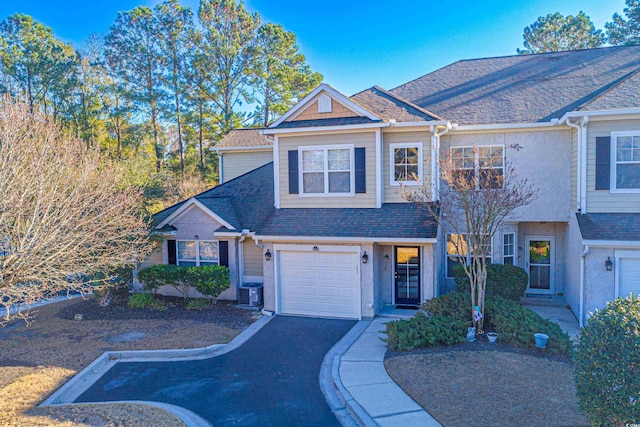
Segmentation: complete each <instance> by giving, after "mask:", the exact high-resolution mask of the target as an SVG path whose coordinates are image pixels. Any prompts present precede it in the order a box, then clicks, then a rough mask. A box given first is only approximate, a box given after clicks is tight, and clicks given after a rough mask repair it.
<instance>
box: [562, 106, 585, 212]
mask: <svg viewBox="0 0 640 427" xmlns="http://www.w3.org/2000/svg"><path fill="white" fill-rule="evenodd" d="M565 123H566V124H567V126H570V127H572V128H574V129H575V130H576V132H578V142H577V144H578V147H577V149H578V159H577V162H578V164H577V166H576V168H577V170H576V175H577V176H576V208H577V210H578V212H582V209H581V207H582V205H581V203H580V199H581V194H580V190H581V189H582V188H581V184H582V183H581V182H580V179H581V178H582V174H581V173H580V171H581V170H582V156H581V154H582V144H581V143H580V142H581V141H582V126H580V125H579V124H578V123H572V122H571V120H569V119H568V118H567V119H566V121H565Z"/></svg>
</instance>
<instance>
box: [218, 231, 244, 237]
mask: <svg viewBox="0 0 640 427" xmlns="http://www.w3.org/2000/svg"><path fill="white" fill-rule="evenodd" d="M213 235H214V236H216V237H240V236H242V233H235V232H232V231H214V232H213Z"/></svg>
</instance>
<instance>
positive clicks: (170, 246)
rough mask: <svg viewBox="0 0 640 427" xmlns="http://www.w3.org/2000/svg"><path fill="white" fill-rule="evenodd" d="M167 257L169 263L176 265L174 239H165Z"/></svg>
mask: <svg viewBox="0 0 640 427" xmlns="http://www.w3.org/2000/svg"><path fill="white" fill-rule="evenodd" d="M167 259H168V260H169V264H173V265H176V264H177V263H178V257H177V256H176V241H175V240H173V239H170V240H167Z"/></svg>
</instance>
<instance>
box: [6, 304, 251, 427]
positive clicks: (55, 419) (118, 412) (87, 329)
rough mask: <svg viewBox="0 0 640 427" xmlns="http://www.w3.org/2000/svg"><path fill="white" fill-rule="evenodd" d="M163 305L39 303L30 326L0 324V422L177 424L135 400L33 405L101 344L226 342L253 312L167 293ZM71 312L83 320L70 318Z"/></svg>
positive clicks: (101, 348) (106, 347) (140, 347)
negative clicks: (200, 305) (199, 305)
mask: <svg viewBox="0 0 640 427" xmlns="http://www.w3.org/2000/svg"><path fill="white" fill-rule="evenodd" d="M165 302H166V303H167V309H166V310H163V311H158V310H150V309H130V308H128V307H126V304H125V303H126V301H125V300H124V298H122V299H121V300H120V301H116V302H114V303H112V304H111V305H110V306H108V307H99V306H98V304H97V303H96V301H95V300H94V299H89V300H82V299H74V300H67V301H63V302H59V303H55V304H51V305H47V306H43V307H40V308H39V309H38V314H37V316H36V317H35V319H34V321H33V322H32V323H31V324H30V325H28V326H27V325H26V324H25V322H24V321H21V320H18V321H14V322H13V323H11V324H9V325H7V326H5V327H4V328H0V425H2V426H146V425H154V426H176V425H182V423H181V422H180V421H179V420H178V419H177V418H175V417H174V416H173V415H171V414H168V413H167V412H165V411H163V410H160V409H156V408H150V407H144V406H139V405H130V404H127V405H104V406H89V405H73V406H69V407H60V408H38V407H36V405H38V404H39V403H41V402H42V401H43V400H44V399H46V397H47V396H49V395H50V394H51V393H52V392H53V391H55V390H56V389H57V388H58V387H60V386H61V385H62V384H64V382H66V381H67V380H68V379H69V378H71V377H72V376H73V375H74V374H76V373H77V372H78V371H80V370H81V369H83V368H84V367H85V366H87V365H88V364H89V363H91V362H92V361H93V360H95V359H96V358H97V357H98V356H100V354H102V353H103V352H104V351H107V350H150V349H171V348H194V347H203V346H207V345H211V344H218V343H227V342H229V341H231V340H232V339H233V338H234V337H235V336H236V335H238V334H239V333H240V332H241V331H242V330H244V329H245V328H246V327H247V326H249V325H250V324H251V323H253V321H254V320H255V319H256V318H257V316H256V314H255V313H254V312H252V311H249V310H243V309H240V308H237V307H236V306H235V305H234V304H231V303H229V302H226V301H220V302H218V304H217V305H214V306H212V307H211V308H209V309H206V310H188V309H186V307H185V306H184V304H183V303H182V301H181V300H180V299H175V298H167V299H165ZM76 314H80V315H82V320H74V318H75V316H76Z"/></svg>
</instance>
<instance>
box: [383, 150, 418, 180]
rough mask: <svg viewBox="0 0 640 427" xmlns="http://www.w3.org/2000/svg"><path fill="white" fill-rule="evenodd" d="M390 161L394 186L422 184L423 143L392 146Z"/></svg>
mask: <svg viewBox="0 0 640 427" xmlns="http://www.w3.org/2000/svg"><path fill="white" fill-rule="evenodd" d="M389 159H390V162H389V163H390V166H391V171H390V174H389V176H390V177H391V183H390V184H391V185H392V186H399V185H420V184H421V183H422V143H403V144H391V145H390V146H389Z"/></svg>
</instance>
